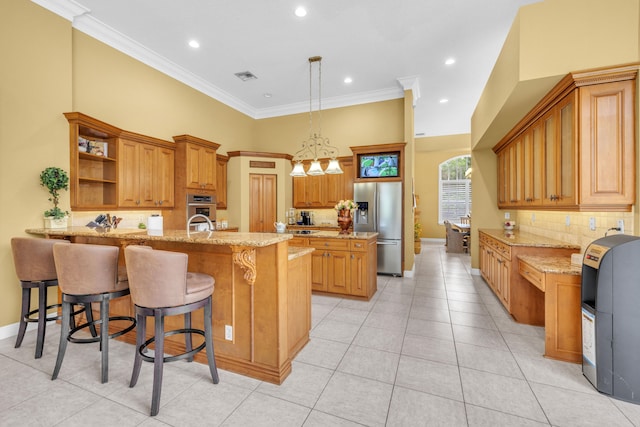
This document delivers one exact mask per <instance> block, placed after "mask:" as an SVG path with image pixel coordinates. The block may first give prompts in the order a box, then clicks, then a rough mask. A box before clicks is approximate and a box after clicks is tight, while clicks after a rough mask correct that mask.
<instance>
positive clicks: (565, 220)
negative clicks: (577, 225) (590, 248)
mask: <svg viewBox="0 0 640 427" xmlns="http://www.w3.org/2000/svg"><path fill="white" fill-rule="evenodd" d="M564 225H566V226H567V227H568V226H570V225H571V217H570V216H569V215H567V216H565V217H564Z"/></svg>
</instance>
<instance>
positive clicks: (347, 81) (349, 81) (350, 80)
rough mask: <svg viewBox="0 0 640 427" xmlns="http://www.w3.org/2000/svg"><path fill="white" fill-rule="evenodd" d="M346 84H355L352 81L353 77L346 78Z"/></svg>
mask: <svg viewBox="0 0 640 427" xmlns="http://www.w3.org/2000/svg"><path fill="white" fill-rule="evenodd" d="M344 82H345V83H346V84H349V83H351V82H353V79H352V78H351V77H345V78H344Z"/></svg>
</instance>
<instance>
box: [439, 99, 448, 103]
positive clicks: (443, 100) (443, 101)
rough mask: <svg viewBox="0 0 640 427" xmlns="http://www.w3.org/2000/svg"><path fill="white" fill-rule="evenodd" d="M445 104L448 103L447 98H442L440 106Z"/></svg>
mask: <svg viewBox="0 0 640 427" xmlns="http://www.w3.org/2000/svg"><path fill="white" fill-rule="evenodd" d="M447 102H449V100H448V99H447V98H442V99H441V100H440V104H446V103H447Z"/></svg>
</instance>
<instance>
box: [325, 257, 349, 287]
mask: <svg viewBox="0 0 640 427" xmlns="http://www.w3.org/2000/svg"><path fill="white" fill-rule="evenodd" d="M326 259H327V291H328V292H333V293H338V294H349V293H350V291H351V286H350V283H349V276H350V274H349V273H350V253H349V252H346V251H344V252H341V251H329V252H327V257H326Z"/></svg>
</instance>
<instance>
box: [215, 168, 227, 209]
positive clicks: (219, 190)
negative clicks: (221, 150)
mask: <svg viewBox="0 0 640 427" xmlns="http://www.w3.org/2000/svg"><path fill="white" fill-rule="evenodd" d="M217 162H218V164H217V165H216V208H217V209H226V208H227V162H228V159H224V158H222V159H221V158H220V157H217Z"/></svg>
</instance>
